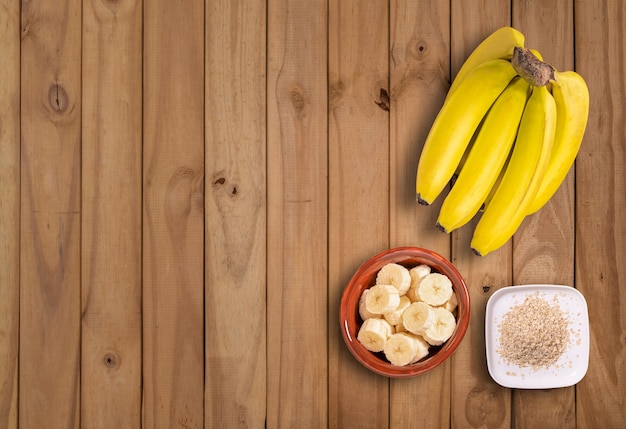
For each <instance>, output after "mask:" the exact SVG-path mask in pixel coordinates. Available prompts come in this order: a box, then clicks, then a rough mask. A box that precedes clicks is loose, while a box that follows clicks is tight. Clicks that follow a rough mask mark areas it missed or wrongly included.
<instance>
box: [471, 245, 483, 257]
mask: <svg viewBox="0 0 626 429" xmlns="http://www.w3.org/2000/svg"><path fill="white" fill-rule="evenodd" d="M472 252H473V253H474V255H476V256H484V255H483V254H482V253H480V252H479V251H478V250H476V249H475V248H473V247H472Z"/></svg>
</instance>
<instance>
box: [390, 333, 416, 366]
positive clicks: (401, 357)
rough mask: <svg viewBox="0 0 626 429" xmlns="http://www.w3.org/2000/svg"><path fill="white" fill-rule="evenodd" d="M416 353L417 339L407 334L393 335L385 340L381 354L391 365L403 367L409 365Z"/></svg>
mask: <svg viewBox="0 0 626 429" xmlns="http://www.w3.org/2000/svg"><path fill="white" fill-rule="evenodd" d="M417 351H418V339H417V337H416V336H415V335H412V334H409V333H407V332H398V333H397V334H393V335H392V336H390V337H389V339H388V340H387V343H386V344H385V347H384V349H383V352H384V353H385V357H386V358H387V360H388V361H389V362H390V363H391V364H392V365H397V366H404V365H408V364H409V363H411V362H412V361H413V360H414V359H415V356H416V355H417Z"/></svg>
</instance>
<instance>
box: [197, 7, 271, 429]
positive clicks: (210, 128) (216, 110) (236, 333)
mask: <svg viewBox="0 0 626 429" xmlns="http://www.w3.org/2000/svg"><path fill="white" fill-rule="evenodd" d="M205 4H206V18H205V19H206V21H205V29H206V48H205V52H206V54H205V61H206V69H205V70H206V80H205V85H206V86H205V109H206V110H205V123H206V157H205V158H206V161H205V162H206V163H205V171H206V177H207V179H206V183H207V189H206V201H205V210H206V212H205V215H206V223H205V228H206V230H205V231H206V240H205V243H206V244H205V281H206V286H205V317H206V324H205V327H206V332H205V334H206V348H205V350H206V358H205V359H206V371H207V372H206V391H205V427H207V428H223V427H263V425H264V424H265V416H266V372H265V371H266V330H265V328H266V260H267V257H266V224H267V221H266V206H267V204H266V194H267V192H266V184H265V181H266V178H265V166H266V125H265V119H266V82H265V78H266V36H265V35H266V2H265V1H261V0H256V1H253V2H250V1H246V2H243V1H237V2H235V1H230V0H219V1H207V2H206V3H205Z"/></svg>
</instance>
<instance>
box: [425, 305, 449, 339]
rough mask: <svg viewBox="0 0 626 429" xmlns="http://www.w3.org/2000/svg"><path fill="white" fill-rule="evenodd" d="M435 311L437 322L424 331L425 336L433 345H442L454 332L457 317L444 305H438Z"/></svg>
mask: <svg viewBox="0 0 626 429" xmlns="http://www.w3.org/2000/svg"><path fill="white" fill-rule="evenodd" d="M433 311H434V312H435V323H433V324H432V326H431V327H430V328H428V329H426V332H424V335H423V338H424V340H426V342H427V343H428V344H430V345H431V346H440V345H442V344H443V343H444V342H446V341H448V339H449V338H450V337H451V336H452V334H453V333H454V329H455V328H456V319H455V318H454V314H452V313H451V312H449V311H448V310H446V309H445V308H443V307H437V308H435V309H434V310H433Z"/></svg>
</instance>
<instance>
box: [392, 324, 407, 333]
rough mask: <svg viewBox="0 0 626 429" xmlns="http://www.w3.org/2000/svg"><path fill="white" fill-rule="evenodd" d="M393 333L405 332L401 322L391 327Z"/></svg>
mask: <svg viewBox="0 0 626 429" xmlns="http://www.w3.org/2000/svg"><path fill="white" fill-rule="evenodd" d="M393 332H407V330H406V328H405V327H404V324H403V323H402V321H400V323H398V324H397V325H393Z"/></svg>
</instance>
